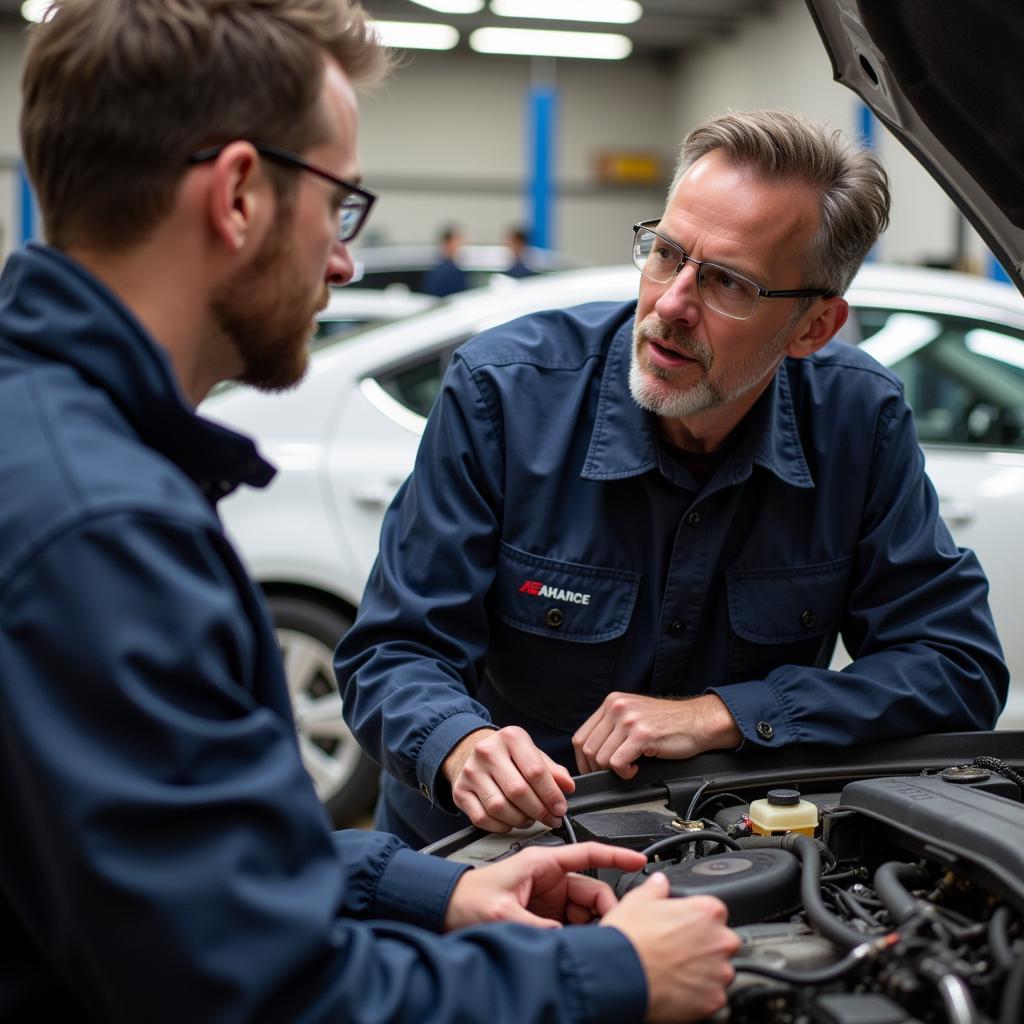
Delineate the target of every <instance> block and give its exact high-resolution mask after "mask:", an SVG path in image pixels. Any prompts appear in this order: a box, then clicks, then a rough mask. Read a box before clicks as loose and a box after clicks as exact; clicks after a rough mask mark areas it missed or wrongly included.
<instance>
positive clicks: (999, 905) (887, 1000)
mask: <svg viewBox="0 0 1024 1024" xmlns="http://www.w3.org/2000/svg"><path fill="white" fill-rule="evenodd" d="M1010 737H1016V740H1017V742H1013V741H1012V740H1011V739H1010ZM949 739H950V738H949V737H920V738H918V739H916V740H914V741H912V742H910V741H908V744H907V746H908V749H907V751H906V752H905V757H904V758H903V763H902V764H901V763H900V760H899V758H898V756H897V757H896V758H895V759H894V757H893V756H892V755H893V751H894V750H896V749H898V748H897V747H896V746H895V745H894V744H891V743H890V744H879V745H878V747H877V749H872V748H865V750H864V751H862V752H860V753H859V754H858V755H857V756H856V757H855V758H854V759H853V760H851V761H850V762H849V763H847V764H845V765H843V764H841V763H831V764H829V763H827V761H828V759H831V760H832V761H833V762H835V761H836V760H837V759H838V758H841V757H843V756H846V757H850V755H849V754H848V753H844V752H839V751H834V750H833V751H830V752H828V754H825V753H815V752H811V753H809V754H806V755H805V756H802V757H801V758H800V759H799V760H798V763H796V764H794V765H793V766H792V767H791V768H790V769H789V771H788V773H787V769H786V768H784V767H782V766H781V765H779V764H777V763H771V762H770V761H769V762H764V760H763V758H761V757H759V756H755V758H754V760H753V761H751V760H749V759H746V760H745V759H743V758H739V757H736V756H733V757H730V756H728V755H703V756H702V757H701V758H695V759H694V760H693V761H691V762H676V763H674V767H675V769H676V774H675V775H674V776H670V777H668V778H660V779H659V778H657V777H656V775H657V774H658V772H659V771H660V772H661V773H664V772H665V767H664V765H665V763H662V764H661V765H660V766H659V765H657V764H653V763H652V764H649V765H647V766H646V768H645V769H644V772H643V773H642V777H638V780H634V781H635V784H627V783H623V782H622V780H619V779H617V778H615V777H613V776H611V775H609V773H605V772H601V773H595V774H594V775H591V776H583V777H581V778H580V779H578V780H577V783H578V786H577V793H576V794H575V795H574V797H573V798H572V799H571V800H570V810H569V814H567V815H566V819H565V822H564V823H563V827H562V828H561V829H558V830H549V829H546V828H541V827H538V828H535V829H533V830H523V831H519V832H515V833H511V834H508V835H487V834H485V833H482V832H478V831H477V830H474V829H467V830H466V831H465V832H463V833H459V834H457V835H456V836H454V837H451V839H449V840H445V841H443V842H442V843H440V844H435V846H434V847H433V848H431V852H435V853H439V854H442V855H446V856H449V857H452V858H455V859H458V860H464V861H468V862H471V863H474V864H482V863H487V862H490V861H493V860H496V859H499V858H501V857H505V856H509V855H510V854H511V853H513V852H515V851H516V850H518V849H521V848H523V847H526V846H530V845H533V844H544V845H558V844H562V843H567V842H576V841H578V842H583V841H585V840H599V841H601V842H606V843H612V844H617V845H622V846H628V847H630V848H632V849H637V850H642V851H643V852H644V853H645V854H646V855H647V858H648V864H647V867H646V868H645V869H644V870H643V871H640V872H635V873H625V874H623V873H619V872H601V873H600V874H601V877H602V878H604V879H605V880H606V881H608V882H609V884H611V885H612V886H613V888H614V889H615V891H616V893H617V894H618V895H619V896H622V895H624V894H625V893H627V892H629V891H630V889H632V888H633V887H635V886H636V885H639V884H641V883H642V882H643V880H644V877H645V875H646V874H648V873H650V872H652V871H660V872H663V873H665V874H666V875H667V876H668V879H669V881H670V884H671V892H672V895H673V896H689V895H695V894H710V895H714V896H717V897H718V898H720V899H721V900H722V901H723V902H724V903H725V904H726V906H727V907H728V909H729V922H730V925H731V926H732V927H733V928H734V929H735V930H736V931H737V933H738V934H739V935H740V937H741V939H742V942H743V946H742V948H741V950H740V952H739V954H738V955H737V957H736V960H735V966H736V970H737V975H736V979H735V981H734V982H733V984H732V986H731V987H730V991H729V1005H728V1007H727V1008H726V1009H723V1010H722V1011H721V1012H720V1013H719V1014H717V1015H716V1016H715V1017H714V1018H713V1020H714V1021H716V1022H718V1021H722V1022H725V1021H728V1022H730V1024H947V1022H948V1024H1021V1022H1022V1021H1024V804H1022V797H1024V774H1022V770H1024V765H1022V764H1021V755H1022V754H1024V748H1022V747H1021V745H1020V742H1019V741H1020V739H1021V736H1020V734H1009V733H1003V734H978V735H975V736H974V737H973V742H972V740H971V737H970V734H959V735H958V736H957V737H956V738H955V741H954V742H947V743H945V744H944V743H943V742H942V741H943V740H949ZM943 746H945V747H946V750H945V754H943V751H942V748H943ZM975 751H976V752H975ZM965 755H969V756H965ZM815 757H820V758H821V761H819V762H815ZM815 763H817V764H818V765H819V766H818V767H817V768H815V767H814V765H815ZM901 768H902V769H903V770H900V769H901ZM701 769H703V770H701ZM893 769H896V770H893ZM631 794H632V798H631Z"/></svg>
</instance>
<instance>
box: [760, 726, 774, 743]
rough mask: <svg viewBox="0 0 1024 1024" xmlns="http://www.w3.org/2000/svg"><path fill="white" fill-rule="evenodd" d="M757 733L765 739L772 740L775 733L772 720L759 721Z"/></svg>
mask: <svg viewBox="0 0 1024 1024" xmlns="http://www.w3.org/2000/svg"><path fill="white" fill-rule="evenodd" d="M757 735H758V736H760V737H761V739H763V740H770V739H771V738H772V737H773V736H774V735H775V730H774V729H773V728H772V725H771V722H758V723H757Z"/></svg>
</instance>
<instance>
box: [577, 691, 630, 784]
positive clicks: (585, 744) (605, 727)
mask: <svg viewBox="0 0 1024 1024" xmlns="http://www.w3.org/2000/svg"><path fill="white" fill-rule="evenodd" d="M619 696H621V694H618V693H610V694H608V696H607V697H605V699H604V700H603V701H602V702H601V706H600V707H599V708H598V709H597V710H596V711H595V712H594V713H593V714H592V715H591V716H590V717H589V718H588V719H587V720H586V721H585V722H584V723H583V724H582V725H581V726H580V727H579V729H577V730H576V734H575V735H574V736H573V738H572V746H573V750H575V752H576V767H577V768H578V769H579V771H580V774H585V773H586V772H596V771H598V770H599V769H600V768H601V767H602V766H601V765H599V764H598V763H597V752H598V751H599V750H600V749H601V747H602V745H603V744H604V742H605V740H606V739H607V738H608V736H609V734H610V733H611V731H612V729H613V728H614V727H615V723H614V721H613V719H612V716H611V714H610V712H609V703H610V701H612V700H613V699H615V698H617V697H619Z"/></svg>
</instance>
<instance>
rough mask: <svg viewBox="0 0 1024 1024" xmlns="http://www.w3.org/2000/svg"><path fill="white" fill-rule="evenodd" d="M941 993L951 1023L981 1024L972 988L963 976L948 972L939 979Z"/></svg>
mask: <svg viewBox="0 0 1024 1024" xmlns="http://www.w3.org/2000/svg"><path fill="white" fill-rule="evenodd" d="M939 995H940V996H941V997H942V1005H943V1006H944V1007H945V1008H946V1016H947V1017H948V1018H949V1024H980V1021H979V1017H978V1013H977V1011H976V1010H975V1009H974V1000H973V999H971V992H970V989H969V988H968V987H967V982H965V981H964V980H963V978H958V977H957V976H956V975H955V974H947V975H945V976H943V977H942V978H940V979H939Z"/></svg>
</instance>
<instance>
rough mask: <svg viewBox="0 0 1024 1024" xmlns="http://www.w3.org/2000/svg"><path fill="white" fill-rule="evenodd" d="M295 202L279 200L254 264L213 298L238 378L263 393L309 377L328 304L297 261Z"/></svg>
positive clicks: (322, 287)
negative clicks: (314, 340)
mask: <svg viewBox="0 0 1024 1024" xmlns="http://www.w3.org/2000/svg"><path fill="white" fill-rule="evenodd" d="M293 218H294V203H288V202H286V201H281V202H279V205H278V209H277V212H276V214H275V215H274V221H273V223H272V224H271V226H270V229H269V230H268V232H267V237H266V239H265V240H264V242H263V244H262V246H261V247H260V249H259V251H258V252H257V253H256V254H255V255H254V256H253V258H252V260H251V262H250V263H249V264H248V265H247V266H245V267H243V268H242V269H241V270H239V271H238V272H237V273H236V274H235V276H234V277H233V278H232V279H231V280H230V281H228V282H226V284H224V285H223V286H222V287H221V288H220V289H218V291H217V292H216V293H215V294H214V296H213V299H212V302H211V309H212V312H213V315H214V317H215V318H216V322H217V325H218V327H219V328H220V332H221V334H222V336H223V337H224V338H226V339H227V340H228V342H229V343H230V344H231V345H232V346H233V348H234V349H235V351H236V353H237V354H238V356H239V358H240V360H241V363H242V370H241V372H240V373H239V374H238V375H237V378H236V379H237V380H239V381H241V382H242V383H244V384H249V385H251V386H252V387H254V388H257V389H258V390H260V391H284V390H286V389H287V388H290V387H293V386H294V385H296V384H297V383H298V382H299V381H300V380H302V378H303V376H304V375H305V373H306V368H307V366H308V363H309V339H310V335H311V333H312V328H311V322H312V319H313V317H314V316H315V314H316V312H317V310H319V309H322V308H323V306H324V305H326V302H327V285H326V284H322V286H321V289H320V292H319V293H318V295H317V298H316V303H315V305H314V304H313V303H312V302H311V301H310V298H309V285H308V283H307V282H304V281H300V280H299V279H298V271H297V270H296V266H297V263H296V260H295V259H294V258H293V247H292V243H291V238H292V221H293Z"/></svg>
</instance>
